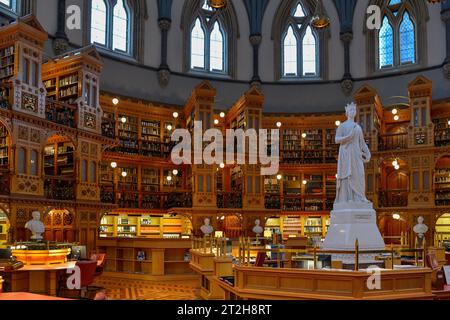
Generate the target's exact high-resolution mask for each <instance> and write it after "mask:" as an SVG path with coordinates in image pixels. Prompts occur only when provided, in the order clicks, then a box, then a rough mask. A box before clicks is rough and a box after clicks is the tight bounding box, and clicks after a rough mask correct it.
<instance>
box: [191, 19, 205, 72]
mask: <svg viewBox="0 0 450 320" xmlns="http://www.w3.org/2000/svg"><path fill="white" fill-rule="evenodd" d="M191 68H192V69H194V68H201V69H203V68H205V32H204V31H203V28H202V24H201V22H200V19H199V18H197V20H195V25H194V27H193V28H192V31H191Z"/></svg>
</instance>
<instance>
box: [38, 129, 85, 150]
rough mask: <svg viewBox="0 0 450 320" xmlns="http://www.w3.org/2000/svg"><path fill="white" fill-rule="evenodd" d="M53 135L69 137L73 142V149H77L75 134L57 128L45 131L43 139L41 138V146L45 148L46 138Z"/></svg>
mask: <svg viewBox="0 0 450 320" xmlns="http://www.w3.org/2000/svg"><path fill="white" fill-rule="evenodd" d="M53 136H62V137H65V138H67V139H69V140H70V142H71V143H72V144H73V147H74V151H76V149H77V138H76V137H75V136H73V135H71V134H67V132H63V131H57V130H53V131H47V132H46V133H45V134H44V139H42V142H41V147H42V148H45V146H46V145H47V141H48V139H50V138H51V137H53Z"/></svg>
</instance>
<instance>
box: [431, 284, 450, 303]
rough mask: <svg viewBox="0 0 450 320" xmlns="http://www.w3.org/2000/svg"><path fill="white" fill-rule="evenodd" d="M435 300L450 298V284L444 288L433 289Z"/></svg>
mask: <svg viewBox="0 0 450 320" xmlns="http://www.w3.org/2000/svg"><path fill="white" fill-rule="evenodd" d="M433 294H434V295H435V298H434V299H435V300H450V286H448V285H446V286H445V287H444V290H439V291H437V290H433Z"/></svg>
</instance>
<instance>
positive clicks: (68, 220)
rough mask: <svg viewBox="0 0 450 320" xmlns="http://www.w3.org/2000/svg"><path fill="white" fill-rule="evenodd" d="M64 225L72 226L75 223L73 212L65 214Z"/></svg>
mask: <svg viewBox="0 0 450 320" xmlns="http://www.w3.org/2000/svg"><path fill="white" fill-rule="evenodd" d="M63 221H64V225H65V226H70V225H72V223H73V214H72V213H71V212H64V218H63Z"/></svg>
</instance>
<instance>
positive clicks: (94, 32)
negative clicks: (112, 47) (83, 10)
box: [91, 0, 106, 45]
mask: <svg viewBox="0 0 450 320" xmlns="http://www.w3.org/2000/svg"><path fill="white" fill-rule="evenodd" d="M91 42H92V43H98V44H101V45H106V4H105V1H104V0H92V10H91Z"/></svg>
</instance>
